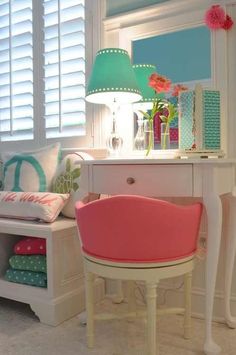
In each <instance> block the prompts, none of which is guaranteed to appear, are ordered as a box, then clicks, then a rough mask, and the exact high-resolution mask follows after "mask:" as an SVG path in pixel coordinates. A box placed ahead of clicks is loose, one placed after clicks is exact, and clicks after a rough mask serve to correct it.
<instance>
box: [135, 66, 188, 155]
mask: <svg viewBox="0 0 236 355" xmlns="http://www.w3.org/2000/svg"><path fill="white" fill-rule="evenodd" d="M171 84H172V83H171V80H170V79H168V78H166V77H165V76H162V75H160V74H158V73H153V74H152V75H151V76H150V77H149V83H148V85H149V86H150V87H151V88H153V89H154V91H155V95H156V99H155V101H154V102H153V107H152V109H151V111H150V113H149V112H143V111H140V112H141V113H142V114H143V116H144V117H145V118H146V119H147V120H148V123H149V126H150V127H152V129H153V122H154V118H155V117H156V115H158V117H159V118H160V120H161V121H162V122H163V123H165V124H166V125H165V131H164V139H163V144H162V148H163V149H165V148H166V137H167V133H169V126H170V123H171V121H172V120H173V119H174V118H175V117H177V114H178V112H177V108H176V107H175V105H174V104H172V103H171V102H170V101H168V100H167V99H162V98H158V94H160V93H167V92H169V91H170V89H171ZM187 89H188V88H187V87H185V86H183V85H181V84H177V85H175V86H174V87H173V91H172V96H178V95H179V92H180V91H184V90H187ZM153 143H154V142H153V136H152V135H151V136H150V140H149V144H148V149H147V152H146V155H148V154H149V153H150V150H151V149H152V146H153Z"/></svg>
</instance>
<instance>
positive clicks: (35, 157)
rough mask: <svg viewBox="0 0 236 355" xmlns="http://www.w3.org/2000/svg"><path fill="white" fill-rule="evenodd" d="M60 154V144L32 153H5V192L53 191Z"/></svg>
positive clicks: (3, 156)
mask: <svg viewBox="0 0 236 355" xmlns="http://www.w3.org/2000/svg"><path fill="white" fill-rule="evenodd" d="M59 154H60V143H56V144H53V145H50V146H48V147H44V148H42V149H38V150H35V151H32V152H24V153H3V154H2V160H3V164H4V170H3V173H4V181H3V188H4V190H5V191H37V192H44V191H50V190H51V183H52V179H53V177H54V175H55V173H56V170H57V166H58V162H59Z"/></svg>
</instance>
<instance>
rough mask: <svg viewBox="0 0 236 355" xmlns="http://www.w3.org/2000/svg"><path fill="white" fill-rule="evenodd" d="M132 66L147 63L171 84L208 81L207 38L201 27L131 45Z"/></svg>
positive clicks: (208, 47)
mask: <svg viewBox="0 0 236 355" xmlns="http://www.w3.org/2000/svg"><path fill="white" fill-rule="evenodd" d="M132 57H133V63H134V64H138V63H143V64H144V63H149V64H154V65H156V67H157V71H158V73H160V74H162V75H166V76H167V77H169V78H170V79H171V80H172V82H174V83H178V82H186V81H192V80H200V79H209V78H211V37H210V31H209V30H208V28H207V27H205V26H201V27H197V28H192V29H188V30H183V31H178V32H173V33H169V34H165V35H160V36H155V37H151V38H147V39H143V40H138V41H134V42H133V55H132Z"/></svg>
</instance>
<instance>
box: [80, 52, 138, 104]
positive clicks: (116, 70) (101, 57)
mask: <svg viewBox="0 0 236 355" xmlns="http://www.w3.org/2000/svg"><path fill="white" fill-rule="evenodd" d="M140 99H141V94H140V90H139V86H138V83H137V79H136V76H135V73H134V70H133V68H132V65H131V62H130V58H129V55H128V52H127V51H126V50H124V49H120V48H105V49H101V50H100V51H98V52H97V55H96V58H95V62H94V65H93V70H92V74H91V77H90V80H89V84H88V88H87V93H86V100H87V101H89V102H93V103H97V104H109V103H112V102H114V101H116V102H118V103H131V102H136V101H139V100H140Z"/></svg>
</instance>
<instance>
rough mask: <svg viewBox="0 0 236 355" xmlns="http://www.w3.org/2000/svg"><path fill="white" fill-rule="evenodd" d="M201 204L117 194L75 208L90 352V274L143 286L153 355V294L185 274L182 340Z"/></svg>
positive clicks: (187, 327)
mask: <svg viewBox="0 0 236 355" xmlns="http://www.w3.org/2000/svg"><path fill="white" fill-rule="evenodd" d="M201 213H202V204H201V203H195V204H192V205H188V206H180V205H176V204H173V203H169V202H166V201H162V200H157V199H152V198H147V197H141V196H129V195H118V196H113V197H109V198H106V199H102V200H97V201H94V202H90V203H88V204H83V203H82V202H77V204H76V218H77V223H78V230H79V236H80V240H81V247H82V252H83V260H84V267H85V276H86V310H87V344H88V347H93V338H94V319H95V318H96V317H95V316H94V307H93V303H94V300H93V280H94V275H95V274H96V275H99V276H102V277H105V278H111V279H118V280H133V281H134V280H135V281H138V280H139V281H145V283H146V300H147V320H148V321H147V328H148V329H147V346H148V352H147V353H148V355H156V354H157V348H156V289H157V285H158V282H159V280H161V279H164V278H169V277H175V276H179V275H185V308H184V310H183V311H184V314H185V317H184V322H185V325H184V329H185V337H186V338H189V336H190V325H191V324H190V322H191V272H192V270H193V267H194V256H195V253H196V250H197V240H198V231H199V225H200V219H201Z"/></svg>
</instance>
